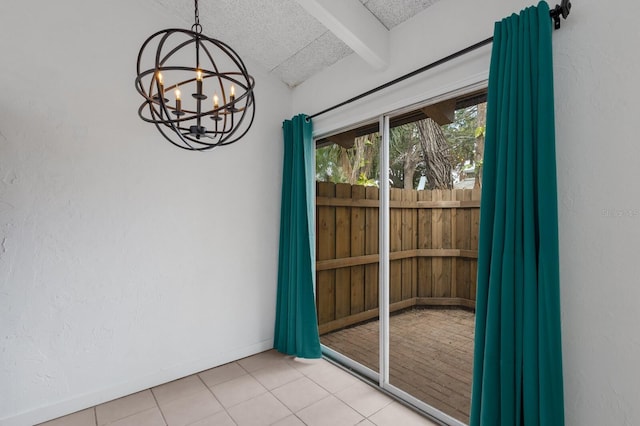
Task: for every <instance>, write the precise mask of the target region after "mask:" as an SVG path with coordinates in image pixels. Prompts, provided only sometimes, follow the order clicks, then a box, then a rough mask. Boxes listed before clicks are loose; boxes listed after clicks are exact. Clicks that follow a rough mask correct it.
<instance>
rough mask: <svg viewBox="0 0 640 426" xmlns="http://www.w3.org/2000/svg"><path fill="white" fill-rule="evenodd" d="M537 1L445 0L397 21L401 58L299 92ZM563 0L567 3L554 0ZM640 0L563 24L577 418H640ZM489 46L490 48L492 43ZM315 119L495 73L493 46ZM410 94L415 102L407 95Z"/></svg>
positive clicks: (563, 180) (340, 93)
mask: <svg viewBox="0 0 640 426" xmlns="http://www.w3.org/2000/svg"><path fill="white" fill-rule="evenodd" d="M530 4H533V2H525V1H517V2H513V1H506V0H491V1H487V2H475V1H472V0H445V1H441V2H438V3H437V4H435V5H434V6H432V7H430V8H429V9H428V10H427V11H425V12H424V13H422V14H420V15H418V16H417V17H415V18H414V19H413V20H411V21H408V22H407V23H405V24H403V25H400V26H399V27H397V28H394V30H393V31H392V43H391V49H392V52H393V53H392V56H393V58H392V65H391V66H390V67H389V68H388V69H387V70H385V71H381V72H373V71H370V69H369V68H368V67H367V65H366V64H365V63H364V62H362V61H361V60H359V59H358V58H356V57H349V58H346V59H344V60H342V61H341V62H339V63H337V64H335V65H334V66H332V67H331V68H330V69H328V70H327V71H326V72H324V73H322V74H320V75H317V76H315V77H314V78H312V79H311V80H308V81H307V82H305V83H304V84H302V85H301V86H298V87H297V88H296V90H295V91H294V102H293V105H294V107H293V110H294V111H295V112H306V113H309V114H312V113H314V112H316V111H319V110H321V109H323V108H326V107H328V106H330V105H333V104H335V103H337V102H339V101H342V100H345V99H347V98H349V97H351V96H354V95H356V94H358V93H361V92H363V91H365V90H368V89H370V88H372V87H375V86H377V85H379V84H381V83H384V82H386V81H387V80H390V79H391V78H394V77H397V76H399V75H402V74H404V73H406V72H409V71H412V70H413V69H416V68H419V67H420V66H422V65H424V64H426V63H429V62H431V61H433V60H436V59H439V58H440V57H442V56H445V55H447V54H449V53H451V52H453V51H455V50H458V49H460V48H463V47H465V46H467V45H469V44H472V43H474V42H476V41H479V40H481V39H483V38H485V37H488V36H490V35H491V34H492V32H493V22H494V21H495V20H498V19H501V18H502V17H504V16H507V15H509V14H510V13H511V12H517V11H519V10H520V9H521V8H523V7H526V6H528V5H530ZM550 5H551V6H554V5H555V2H550ZM639 15H640V3H637V2H631V1H626V2H623V3H619V4H616V5H615V6H614V5H612V4H609V3H606V2H602V1H599V0H582V1H575V2H574V8H573V10H572V11H571V16H570V17H569V20H567V21H563V23H562V29H561V30H560V31H556V32H555V33H554V36H553V37H554V42H553V43H554V61H555V81H556V85H555V94H556V135H557V142H556V143H557V162H558V190H559V218H560V255H561V257H560V263H561V264H560V268H561V287H562V288H561V296H562V319H563V324H562V326H563V343H564V375H565V400H566V403H565V407H566V408H565V412H566V420H567V425H569V426H582V425H605V424H606V425H638V424H640V405H639V404H638V395H640V369H638V366H637V362H638V359H640V333H638V325H637V324H638V314H637V312H638V301H639V300H640V285H639V284H640V280H639V278H638V277H639V276H640V262H638V260H637V257H638V255H637V253H638V250H637V244H638V241H640V200H638V197H637V187H638V182H639V181H640V172H639V171H638V170H639V169H638V165H637V162H638V161H637V160H638V157H639V155H640V147H639V145H638V136H637V135H638V130H637V127H636V126H637V122H638V120H637V114H636V105H637V101H638V93H640V83H639V82H638V81H639V80H638V72H639V71H640V57H638V55H637V54H636V52H637V50H638V41H639V40H640V27H638V25H637V22H636V21H637V16H639ZM482 52H484V53H482ZM482 52H478V53H477V54H474V55H471V56H469V57H465V58H464V59H462V58H461V59H462V60H459V61H458V62H456V63H451V64H449V65H447V66H444V67H442V68H439V69H438V70H434V71H433V72H431V73H430V74H428V75H425V76H421V77H417V78H416V79H415V80H412V81H411V83H404V84H402V85H401V86H399V87H397V88H394V89H392V90H390V91H389V90H388V91H386V92H384V93H383V94H381V95H377V96H374V97H372V98H367V99H366V100H365V101H361V102H359V103H358V104H354V105H353V106H351V107H346V108H343V109H341V110H339V111H338V112H335V113H331V114H327V115H326V116H323V117H321V118H318V119H317V120H316V121H315V128H316V129H317V131H318V132H320V133H322V132H328V131H331V130H333V129H336V128H340V127H342V126H345V125H347V124H349V123H353V122H354V121H358V120H364V119H366V118H369V117H374V116H375V114H378V113H380V112H383V111H388V110H389V109H393V108H395V107H398V106H399V105H401V104H402V103H403V99H409V100H410V101H414V102H415V101H416V100H418V99H419V98H421V97H422V99H427V98H429V97H432V96H437V95H440V94H442V93H443V92H446V91H449V90H452V89H453V88H455V87H456V86H460V85H464V84H468V83H470V82H473V81H477V80H479V79H482V78H483V73H484V78H486V72H487V68H488V59H489V55H488V50H483V51H482ZM405 102H406V101H405Z"/></svg>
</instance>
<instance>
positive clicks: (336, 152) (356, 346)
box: [316, 125, 380, 375]
mask: <svg viewBox="0 0 640 426" xmlns="http://www.w3.org/2000/svg"><path fill="white" fill-rule="evenodd" d="M363 132H364V133H363ZM318 146H319V147H318V148H317V150H316V181H317V182H316V244H317V246H316V271H317V272H316V304H317V309H318V326H319V329H320V341H321V343H322V344H323V345H325V346H326V347H327V348H329V349H331V350H333V351H336V352H337V353H339V354H341V355H343V356H345V357H347V358H350V359H351V360H353V361H355V362H356V363H358V364H360V365H363V366H365V367H367V368H368V369H370V371H369V373H372V372H373V373H377V372H378V368H379V355H378V354H379V349H378V348H379V331H378V317H379V312H378V307H379V302H378V299H379V295H378V286H379V284H378V281H379V280H378V277H379V274H378V265H379V258H378V257H379V249H378V245H379V239H378V234H379V231H378V224H379V219H378V216H379V210H380V209H379V205H378V203H379V189H378V185H379V179H380V170H379V150H380V135H379V132H378V131H377V126H375V125H374V127H373V130H372V129H371V127H369V128H368V129H363V130H352V131H349V132H344V133H341V134H338V135H334V136H330V137H327V138H323V139H322V140H320V141H318ZM369 375H372V374H369Z"/></svg>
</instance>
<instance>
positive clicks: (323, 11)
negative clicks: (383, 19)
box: [297, 0, 389, 69]
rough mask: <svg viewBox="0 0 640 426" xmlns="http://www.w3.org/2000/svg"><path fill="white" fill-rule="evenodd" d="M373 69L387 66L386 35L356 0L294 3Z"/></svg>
mask: <svg viewBox="0 0 640 426" xmlns="http://www.w3.org/2000/svg"><path fill="white" fill-rule="evenodd" d="M297 2H298V3H299V4H300V5H301V6H302V7H304V8H305V9H306V10H307V12H309V13H310V14H311V15H312V16H313V17H315V18H316V19H317V20H318V21H320V22H321V23H322V24H323V25H324V26H325V27H327V29H329V30H330V31H331V32H332V33H333V34H335V35H336V37H338V38H339V39H341V40H342V41H343V42H344V43H345V44H346V45H347V46H349V47H350V48H351V49H353V51H354V52H356V53H357V54H358V55H359V56H360V57H361V58H362V59H364V60H365V61H366V62H367V63H368V64H370V65H371V66H372V67H374V68H375V69H382V68H385V67H386V66H387V65H388V64H389V31H388V30H387V29H386V28H385V27H384V25H382V24H381V23H380V21H378V19H377V18H376V17H375V16H374V15H373V14H372V13H371V12H369V10H368V9H367V8H366V7H365V6H364V5H363V4H362V3H361V2H360V1H359V0H297Z"/></svg>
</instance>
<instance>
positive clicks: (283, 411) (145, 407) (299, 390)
mask: <svg viewBox="0 0 640 426" xmlns="http://www.w3.org/2000/svg"><path fill="white" fill-rule="evenodd" d="M101 425H113V426H165V425H168V426H187V425H191V426H227V425H229V426H232V425H238V426H245V425H246V426H250V425H256V426H258V425H277V426H295V425H309V426H324V425H327V426H342V425H345V426H347V425H348V426H352V425H363V426H366V425H378V426H387V425H388V426H397V425H403V426H412V425H435V423H433V422H431V421H429V420H427V419H425V418H424V417H422V416H420V415H418V414H417V413H415V412H414V411H412V410H410V409H409V408H407V407H405V406H403V405H401V404H399V403H398V402H395V401H394V400H393V399H391V398H389V397H388V396H386V395H384V394H383V393H381V392H380V391H378V390H377V389H375V388H373V387H371V386H369V385H368V384H366V383H364V382H362V381H361V380H359V379H357V378H356V377H354V376H352V375H350V374H349V373H347V372H345V371H343V370H342V369H340V368H338V367H336V366H334V365H332V364H331V363H329V362H328V361H325V360H301V359H298V358H292V357H287V356H285V355H282V354H280V353H278V352H276V351H273V350H272V351H267V352H262V353H260V354H257V355H254V356H251V357H248V358H244V359H241V360H238V361H235V362H232V363H229V364H226V365H222V366H220V367H216V368H213V369H211V370H207V371H203V372H201V373H199V374H194V375H193V376H189V377H185V378H182V379H179V380H176V381H173V382H170V383H166V384H164V385H160V386H157V387H155V388H152V389H147V390H145V391H142V392H138V393H135V394H133V395H129V396H125V397H123V398H120V399H116V400H114V401H110V402H106V403H104V404H101V405H98V406H95V407H92V408H88V409H86V410H83V411H79V412H77V413H74V414H70V415H68V416H65V417H61V418H59V419H55V420H51V421H49V422H46V423H42V424H41V426H101Z"/></svg>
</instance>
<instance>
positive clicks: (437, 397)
mask: <svg viewBox="0 0 640 426" xmlns="http://www.w3.org/2000/svg"><path fill="white" fill-rule="evenodd" d="M448 105H454V104H451V103H449V104H448ZM479 110H480V112H481V114H483V109H482V108H478V107H477V105H471V106H466V107H464V108H459V109H458V110H456V111H455V116H453V114H452V118H453V119H452V120H451V122H450V123H446V121H448V120H447V119H446V118H445V119H444V120H443V119H441V120H440V121H445V123H442V122H437V121H435V120H434V119H431V118H428V117H423V118H420V119H418V120H414V121H410V120H404V122H403V123H402V124H399V125H397V126H395V127H392V128H391V129H390V131H389V174H388V181H389V186H390V188H389V193H388V200H389V225H388V227H389V232H388V236H389V250H388V251H389V273H388V274H389V283H388V298H389V300H388V309H389V325H388V328H389V340H388V342H389V343H388V345H389V346H388V348H389V349H388V360H389V367H388V376H389V384H390V385H391V388H392V389H398V390H400V391H401V392H402V393H404V394H407V395H409V397H410V398H414V399H415V400H417V401H419V402H420V403H423V404H426V405H427V406H429V407H433V408H435V409H436V410H437V411H438V412H440V413H437V412H435V411H434V413H436V414H437V415H438V416H439V417H440V418H441V419H443V420H445V421H447V422H448V423H450V424H461V423H464V424H466V423H468V422H469V410H470V401H471V377H472V360H473V334H474V320H475V318H474V307H475V271H476V269H475V268H476V264H477V235H478V222H479V211H480V188H479V180H477V179H476V178H475V176H476V175H475V172H477V171H479V168H480V166H481V164H482V163H481V161H478V158H481V156H480V157H476V155H477V151H478V148H479V147H480V148H481V143H482V138H483V133H482V131H481V130H478V129H480V128H481V127H482V126H483V125H484V121H483V119H484V117H482V118H481V119H480V120H479V119H478V111H479ZM451 112H452V113H453V110H451ZM392 124H393V121H392ZM474 187H475V188H474Z"/></svg>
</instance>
